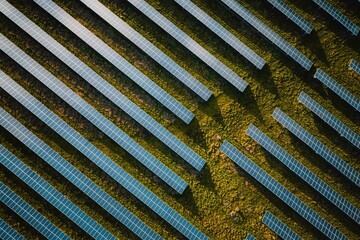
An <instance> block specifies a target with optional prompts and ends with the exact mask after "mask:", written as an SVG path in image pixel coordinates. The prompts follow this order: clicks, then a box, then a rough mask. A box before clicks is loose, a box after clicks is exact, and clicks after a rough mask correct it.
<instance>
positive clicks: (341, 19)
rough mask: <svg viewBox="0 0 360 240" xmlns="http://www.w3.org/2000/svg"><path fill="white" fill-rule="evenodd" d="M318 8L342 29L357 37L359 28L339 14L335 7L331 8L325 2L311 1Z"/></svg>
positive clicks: (320, 0)
mask: <svg viewBox="0 0 360 240" xmlns="http://www.w3.org/2000/svg"><path fill="white" fill-rule="evenodd" d="M313 2H314V3H316V4H317V5H318V6H319V7H320V8H322V9H323V10H324V11H326V12H327V13H328V14H330V15H331V16H332V17H333V18H334V19H335V20H336V21H338V22H339V23H341V24H342V25H343V26H344V27H346V28H347V30H348V31H350V32H351V33H352V34H353V35H355V36H357V35H358V33H359V27H358V26H357V25H356V24H354V23H352V22H351V21H350V20H349V19H348V18H346V17H345V16H344V15H343V14H342V13H341V12H339V11H338V10H337V9H336V8H335V7H333V6H332V5H331V4H330V3H328V2H327V1H326V0H313Z"/></svg>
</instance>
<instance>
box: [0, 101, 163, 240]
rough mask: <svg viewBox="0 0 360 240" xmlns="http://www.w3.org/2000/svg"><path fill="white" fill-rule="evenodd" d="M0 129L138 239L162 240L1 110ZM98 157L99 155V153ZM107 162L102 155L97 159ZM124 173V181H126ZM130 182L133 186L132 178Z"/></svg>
mask: <svg viewBox="0 0 360 240" xmlns="http://www.w3.org/2000/svg"><path fill="white" fill-rule="evenodd" d="M0 126H2V127H4V128H5V129H6V130H7V131H9V132H10V133H11V134H12V135H14V136H15V137H16V138H17V139H18V140H19V141H21V142H22V143H23V144H24V145H26V146H27V147H28V148H29V149H31V150H32V151H33V152H34V153H35V154H37V155H38V156H39V157H40V158H42V159H43V160H44V161H45V162H46V163H47V164H49V165H50V166H52V167H53V168H54V169H55V170H56V171H57V172H59V173H60V174H61V175H63V176H64V177H65V178H66V179H67V180H69V181H70V182H71V183H73V184H74V185H75V186H76V187H77V188H79V189H80V190H81V191H82V192H83V193H85V194H86V195H87V196H88V197H89V198H91V199H92V200H93V201H94V202H96V203H97V204H98V205H99V206H101V207H102V208H103V209H105V210H106V211H107V212H108V213H110V214H111V215H112V216H113V217H115V218H116V219H118V220H119V221H120V222H121V223H122V224H124V225H125V226H126V227H127V228H128V229H130V230H131V231H132V232H134V233H135V234H136V235H137V236H139V237H140V238H149V239H161V237H160V236H159V235H157V234H156V233H155V232H154V231H153V230H152V229H151V228H149V227H148V226H147V225H145V224H144V223H143V222H142V221H140V220H139V219H138V218H137V217H135V216H134V215H133V214H132V213H131V212H129V211H128V210H127V209H126V208H124V207H123V206H122V205H120V204H119V203H118V202H117V201H116V200H115V199H113V198H112V197H111V196H110V195H108V194H107V193H106V192H104V191H103V190H102V189H101V188H99V187H98V186H97V185H96V184H95V183H94V182H92V181H91V180H90V179H89V178H87V177H86V176H85V175H84V174H82V173H81V172H80V171H79V170H77V169H76V168H75V167H74V166H73V165H71V164H70V163H69V162H67V161H66V160H65V159H64V158H63V157H61V156H60V155H59V154H58V153H56V152H55V151H54V150H53V149H51V148H50V147H49V146H48V145H46V144H45V143H44V142H43V141H41V140H40V139H39V138H38V137H36V136H35V135H34V134H33V133H32V132H30V131H29V130H28V129H27V128H25V127H24V126H23V125H22V124H21V123H19V122H18V121H17V120H16V119H15V118H13V117H12V116H11V115H10V114H8V113H7V112H6V111H5V110H4V109H2V108H1V107H0ZM100 153H101V152H100ZM100 157H103V158H107V157H106V156H105V155H103V156H100ZM126 174H127V173H125V174H124V177H127V175H126ZM128 179H129V181H133V182H136V180H134V179H133V178H132V177H131V176H129V177H128Z"/></svg>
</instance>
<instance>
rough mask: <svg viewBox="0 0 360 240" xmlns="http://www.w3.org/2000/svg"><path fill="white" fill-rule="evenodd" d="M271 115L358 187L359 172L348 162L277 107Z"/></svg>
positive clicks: (359, 184)
mask: <svg viewBox="0 0 360 240" xmlns="http://www.w3.org/2000/svg"><path fill="white" fill-rule="evenodd" d="M272 117H273V118H274V119H276V120H277V121H278V122H279V123H281V124H282V125H283V126H285V127H286V128H287V129H288V130H289V131H290V132H292V133H293V134H294V135H295V136H296V137H298V138H299V139H300V140H302V141H303V142H304V143H305V144H306V145H308V146H309V147H310V148H311V149H313V150H314V151H315V152H316V153H317V154H319V155H320V156H322V157H323V158H324V159H325V160H326V161H327V162H328V163H330V164H331V165H332V166H333V167H334V168H336V169H337V170H338V171H339V172H341V173H342V174H343V175H344V176H345V177H347V178H348V179H349V180H350V181H352V182H353V183H354V184H355V185H357V186H359V187H360V174H359V172H357V171H356V170H355V169H353V168H352V167H351V166H350V165H349V164H347V163H346V162H345V161H344V160H342V159H341V158H340V157H339V156H337V155H336V154H335V153H334V152H332V151H331V150H330V149H329V148H327V147H326V146H325V145H324V144H322V143H321V142H320V141H319V140H317V139H316V138H315V137H314V136H313V135H311V134H310V133H309V132H307V131H306V130H305V129H304V128H302V127H301V126H300V125H299V124H298V123H297V122H295V121H294V120H293V119H291V118H290V117H289V116H287V115H286V114H285V113H284V112H283V111H281V110H280V109H279V108H276V109H275V110H274V112H273V114H272Z"/></svg>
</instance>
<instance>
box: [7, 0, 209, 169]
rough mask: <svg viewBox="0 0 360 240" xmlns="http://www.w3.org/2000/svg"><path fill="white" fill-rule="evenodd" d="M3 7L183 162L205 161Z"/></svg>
mask: <svg viewBox="0 0 360 240" xmlns="http://www.w3.org/2000/svg"><path fill="white" fill-rule="evenodd" d="M0 6H3V8H2V9H1V11H2V12H3V13H4V14H5V15H6V16H7V17H9V18H10V19H12V20H13V21H14V22H15V23H16V24H18V25H19V26H20V27H21V28H22V29H24V30H25V31H26V32H27V33H28V34H29V35H30V36H32V37H34V38H35V39H36V40H37V41H39V42H40V43H41V44H42V45H43V46H44V47H46V48H47V49H48V50H49V51H51V52H52V53H53V54H54V55H56V56H57V57H58V58H59V59H60V60H61V61H63V62H64V63H65V64H67V65H68V66H69V67H70V68H72V69H73V70H74V71H75V72H76V73H78V74H79V75H80V76H81V77H82V78H83V79H84V80H86V81H87V82H88V83H89V84H91V85H92V86H93V87H94V88H96V89H97V90H98V91H100V92H101V93H102V94H104V95H105V96H106V97H107V98H108V99H109V100H111V101H112V102H113V103H114V104H116V105H117V106H118V107H119V108H121V109H122V110H123V111H124V112H126V113H127V114H128V115H129V116H131V117H132V118H133V119H135V120H136V121H137V122H138V123H140V124H141V125H142V126H143V127H144V128H146V129H147V130H148V131H149V132H151V133H152V134H154V135H155V136H156V137H157V138H158V139H159V140H160V141H162V142H163V143H164V144H166V145H167V146H168V147H169V148H170V149H172V150H173V151H174V152H176V153H177V154H179V155H180V156H181V157H182V158H183V159H184V160H185V161H187V162H188V163H189V164H190V165H192V166H193V167H194V168H196V169H197V170H199V171H200V170H201V169H202V167H203V166H204V164H205V161H204V160H203V159H202V158H201V157H200V156H199V155H197V154H196V153H195V152H194V151H193V150H191V149H190V148H189V147H188V146H186V145H185V144H184V143H183V142H181V141H180V140H179V139H177V138H176V137H175V136H174V135H173V134H171V133H170V132H169V131H168V130H166V128H164V127H163V126H161V125H160V124H159V123H158V122H157V121H155V120H154V119H153V118H152V117H151V116H150V115H148V114H147V113H146V112H145V111H143V110H142V109H141V108H139V107H138V106H136V105H135V104H134V103H133V102H131V101H130V100H129V99H128V98H126V97H125V96H124V95H123V94H121V93H120V92H119V91H118V90H116V88H114V87H113V86H112V85H111V84H109V83H108V82H106V81H105V80H104V79H103V78H102V77H101V76H99V75H98V74H97V73H96V72H94V71H93V70H92V69H91V68H89V67H88V66H87V65H86V64H84V63H83V62H82V61H81V60H80V59H78V58H77V57H75V56H74V55H73V54H72V53H71V52H69V51H68V50H67V49H66V48H64V47H63V46H62V45H61V44H60V43H58V42H57V41H56V40H55V39H53V38H52V37H50V36H49V35H48V34H47V33H46V32H44V31H43V30H42V29H41V28H39V27H38V26H37V25H35V24H34V23H33V22H32V21H31V20H29V19H28V18H26V17H25V16H24V15H23V14H22V13H21V12H20V11H18V10H17V9H16V8H14V7H13V6H12V5H10V4H8V3H7V2H4V3H1V1H0Z"/></svg>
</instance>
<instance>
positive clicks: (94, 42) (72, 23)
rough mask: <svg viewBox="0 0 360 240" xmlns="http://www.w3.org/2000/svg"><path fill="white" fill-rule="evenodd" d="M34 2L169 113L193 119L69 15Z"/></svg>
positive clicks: (39, 0) (38, 0) (53, 6)
mask: <svg viewBox="0 0 360 240" xmlns="http://www.w3.org/2000/svg"><path fill="white" fill-rule="evenodd" d="M34 2H35V3H37V4H38V5H39V6H41V7H42V8H43V9H44V10H45V11H47V12H48V13H49V14H51V15H52V16H53V17H54V18H56V19H57V20H58V21H59V22H61V23H62V24H63V25H64V26H66V27H67V28H68V29H69V30H70V31H72V32H73V33H74V34H76V35H77V36H78V37H79V38H81V39H82V40H83V41H84V42H86V43H87V44H88V45H89V46H90V47H92V48H93V49H94V50H95V51H97V52H98V53H99V54H100V55H102V56H103V57H104V58H106V59H107V60H108V61H109V62H110V63H112V64H113V65H114V66H115V67H117V68H118V69H119V70H120V71H122V72H123V73H124V74H126V75H127V76H128V77H129V78H130V79H131V80H133V81H134V82H135V83H136V84H138V85H139V86H140V87H142V88H143V89H144V90H145V91H146V92H148V93H149V94H150V95H151V96H153V97H154V98H155V99H157V100H158V101H159V102H160V103H161V104H163V105H164V106H165V107H167V108H168V109H169V110H170V111H171V112H173V113H174V114H175V115H176V116H178V117H179V118H180V119H182V120H183V121H184V122H186V123H189V122H190V121H191V120H192V119H193V118H194V114H193V113H192V112H190V111H189V110H188V109H187V108H186V107H184V106H183V105H182V104H181V103H179V102H178V101H176V99H175V98H173V97H172V96H170V95H169V94H168V93H167V92H165V91H164V90H163V89H162V88H160V87H159V86H158V85H156V83H154V82H152V81H151V80H150V79H149V78H148V77H147V76H145V75H144V74H143V73H142V72H140V71H139V70H138V69H137V68H135V67H134V66H133V65H131V63H129V62H128V61H126V60H125V58H123V57H122V56H121V55H120V54H118V53H117V52H116V51H114V50H113V49H112V48H111V47H109V46H108V45H107V44H106V43H104V42H103V41H102V40H101V39H100V38H98V37H97V36H96V35H95V34H93V33H92V32H91V31H89V30H88V29H87V28H86V27H84V26H83V25H81V24H80V23H79V22H78V21H77V20H76V19H74V18H73V17H72V16H71V15H70V14H68V13H67V12H65V11H64V10H63V9H62V8H60V7H59V6H58V5H56V4H55V3H54V2H52V1H47V0H46V1H43V0H35V1H34Z"/></svg>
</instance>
